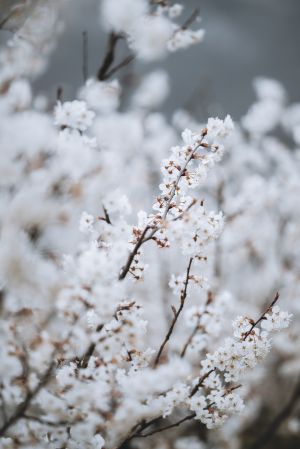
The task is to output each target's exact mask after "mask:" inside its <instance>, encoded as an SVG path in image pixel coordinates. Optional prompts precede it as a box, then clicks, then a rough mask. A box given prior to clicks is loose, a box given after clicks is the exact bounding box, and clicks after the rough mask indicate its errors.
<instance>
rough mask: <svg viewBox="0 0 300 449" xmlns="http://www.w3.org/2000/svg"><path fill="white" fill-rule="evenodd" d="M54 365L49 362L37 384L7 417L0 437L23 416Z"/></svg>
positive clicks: (48, 377)
mask: <svg viewBox="0 0 300 449" xmlns="http://www.w3.org/2000/svg"><path fill="white" fill-rule="evenodd" d="M54 366H55V363H54V362H52V363H50V365H49V367H48V368H47V370H46V371H45V373H44V374H43V375H42V377H41V378H40V381H39V383H38V384H37V386H36V387H35V388H34V389H33V390H31V391H28V392H27V394H26V397H25V399H24V401H23V402H21V404H19V405H18V407H17V408H16V410H15V412H14V413H13V414H12V415H11V416H10V418H8V420H7V421H6V422H5V423H4V424H3V425H2V427H1V428H0V437H2V436H4V435H5V433H6V431H7V430H8V429H9V428H10V427H11V426H13V425H14V424H15V423H16V422H17V421H18V420H19V419H21V418H23V417H24V414H25V412H26V411H27V410H28V408H29V406H30V405H31V402H32V401H33V399H34V398H35V397H36V396H37V394H38V393H39V392H40V390H41V389H42V388H43V387H44V386H45V385H46V383H47V382H48V381H49V379H50V376H51V373H52V370H53V368H54Z"/></svg>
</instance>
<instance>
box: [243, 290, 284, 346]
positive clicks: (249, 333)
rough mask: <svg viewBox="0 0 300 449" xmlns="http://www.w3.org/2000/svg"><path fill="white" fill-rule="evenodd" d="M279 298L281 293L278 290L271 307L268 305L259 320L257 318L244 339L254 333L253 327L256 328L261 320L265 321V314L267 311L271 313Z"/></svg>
mask: <svg viewBox="0 0 300 449" xmlns="http://www.w3.org/2000/svg"><path fill="white" fill-rule="evenodd" d="M278 299H279V293H278V292H277V293H276V295H275V298H274V299H273V301H272V303H271V304H270V305H269V307H268V308H267V309H266V310H265V311H264V313H263V314H262V315H261V316H260V317H259V318H258V320H256V321H255V322H254V323H253V324H252V326H251V328H250V329H249V331H247V332H246V333H245V335H244V338H243V340H244V341H245V340H246V339H247V338H248V337H249V335H251V334H252V331H253V329H254V328H255V327H256V326H257V325H258V324H259V323H260V322H261V321H263V320H264V319H265V315H266V314H267V313H269V312H270V311H271V310H272V307H273V306H274V305H275V304H276V302H277V301H278Z"/></svg>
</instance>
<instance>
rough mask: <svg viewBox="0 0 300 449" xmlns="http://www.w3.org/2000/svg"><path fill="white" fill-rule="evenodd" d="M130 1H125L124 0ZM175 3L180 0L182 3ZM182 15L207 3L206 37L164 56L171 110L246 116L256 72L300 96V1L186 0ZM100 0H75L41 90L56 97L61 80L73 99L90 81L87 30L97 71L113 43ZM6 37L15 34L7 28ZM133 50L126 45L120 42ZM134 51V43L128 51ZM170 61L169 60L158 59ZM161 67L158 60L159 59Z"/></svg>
mask: <svg viewBox="0 0 300 449" xmlns="http://www.w3.org/2000/svg"><path fill="white" fill-rule="evenodd" d="M120 1H122V0H120ZM174 3H175V2H174ZM181 3H183V4H184V5H185V11H184V15H183V17H182V18H181V20H182V22H183V21H184V20H185V19H186V18H187V17H188V16H189V15H190V14H191V12H192V11H193V9H195V8H196V7H197V8H199V9H200V14H201V17H202V26H203V27H204V28H205V29H206V36H205V39H204V42H203V43H202V44H200V45H196V46H194V47H192V48H191V49H189V50H188V51H182V52H178V53H176V54H174V55H170V56H169V57H168V59H167V60H166V61H164V63H163V68H165V69H166V70H167V71H168V72H169V74H170V78H171V88H172V92H171V95H170V96H169V98H168V100H167V102H166V103H165V106H164V108H165V112H167V113H170V112H172V111H174V109H176V108H178V107H182V106H184V107H185V108H187V109H189V110H191V111H192V112H193V113H194V114H195V115H196V116H197V117H198V118H205V117H206V115H207V114H224V113H227V112H228V113H230V114H231V115H232V116H233V117H234V118H235V119H238V118H239V117H240V116H241V115H243V114H244V112H245V111H246V110H247V108H248V106H249V105H250V103H251V101H252V100H253V98H254V94H253V91H252V80H253V78H254V77H255V76H267V77H273V78H276V79H278V80H279V81H281V82H282V83H283V84H284V86H285V87H286V89H287V91H288V94H289V97H290V98H291V99H292V100H293V101H299V100H300V92H299V80H300V55H299V44H300V27H299V20H300V1H299V0H183V1H181ZM98 5H99V0H72V2H69V3H68V6H67V8H66V11H65V18H64V19H65V23H66V28H65V32H64V34H63V35H62V36H61V38H60V43H59V46H58V47H57V49H56V51H55V52H54V54H53V55H52V60H51V66H50V70H49V71H48V72H47V73H46V74H45V76H44V77H42V78H41V79H39V80H38V81H37V82H36V89H37V91H38V92H45V91H46V92H48V93H49V92H50V93H51V95H53V97H55V92H56V90H57V87H58V86H61V85H62V86H63V87H64V95H65V97H66V98H71V97H72V96H73V95H74V93H75V92H76V89H77V88H78V87H79V86H80V85H81V84H82V80H83V79H82V32H83V31H86V32H87V33H88V50H89V75H90V76H92V75H94V74H95V73H96V71H97V68H98V67H99V64H100V61H101V58H102V56H103V54H104V50H105V37H106V36H105V35H104V34H103V33H102V32H101V30H100V26H99V13H98ZM1 35H2V36H1V39H2V41H3V40H4V39H6V38H7V36H8V35H9V33H7V32H3V31H2V32H1ZM120 51H121V52H122V51H123V52H124V54H126V49H125V48H124V49H122V48H121V49H120ZM127 51H128V50H127ZM157 65H158V66H160V67H161V66H162V64H161V62H158V63H157ZM154 67H155V65H154ZM148 70H149V65H148V64H147V65H145V66H143V64H142V63H141V62H139V63H138V64H137V66H133V65H132V66H130V68H126V69H123V70H122V71H121V72H119V75H118V76H127V78H128V75H129V74H131V75H132V73H134V74H138V75H139V74H140V73H142V72H143V71H148ZM131 78H132V77H131Z"/></svg>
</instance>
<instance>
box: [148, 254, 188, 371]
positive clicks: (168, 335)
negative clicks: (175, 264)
mask: <svg viewBox="0 0 300 449" xmlns="http://www.w3.org/2000/svg"><path fill="white" fill-rule="evenodd" d="M192 263H193V257H191V258H190V260H189V264H188V267H187V270H186V277H185V281H184V289H183V290H182V292H181V295H180V306H179V308H178V310H177V311H175V309H173V310H174V318H173V320H172V323H171V326H170V328H169V330H168V332H167V335H166V336H165V339H164V341H163V342H162V344H161V346H160V348H159V351H158V353H157V356H156V359H155V362H154V366H157V365H158V363H159V359H160V356H161V354H162V352H163V350H164V347H165V346H166V344H167V343H168V341H169V339H170V337H171V335H172V332H173V330H174V327H175V325H176V323H177V320H178V318H179V315H180V314H181V312H182V310H183V307H184V304H185V300H186V297H187V288H188V284H189V279H190V271H191V267H192Z"/></svg>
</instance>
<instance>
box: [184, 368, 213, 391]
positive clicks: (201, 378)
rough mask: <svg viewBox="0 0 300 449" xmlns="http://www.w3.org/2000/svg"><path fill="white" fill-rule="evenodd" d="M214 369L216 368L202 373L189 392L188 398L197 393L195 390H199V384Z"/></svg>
mask: <svg viewBox="0 0 300 449" xmlns="http://www.w3.org/2000/svg"><path fill="white" fill-rule="evenodd" d="M215 369H216V368H213V369H211V370H210V371H208V372H207V373H205V374H203V376H201V377H200V378H199V380H198V382H197V383H196V385H195V386H194V388H193V389H192V391H191V392H190V398H191V397H193V396H194V395H195V394H196V393H197V391H198V390H199V388H200V387H201V385H202V384H203V382H204V381H205V379H207V378H208V376H210V375H211V373H213V372H214V371H215Z"/></svg>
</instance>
